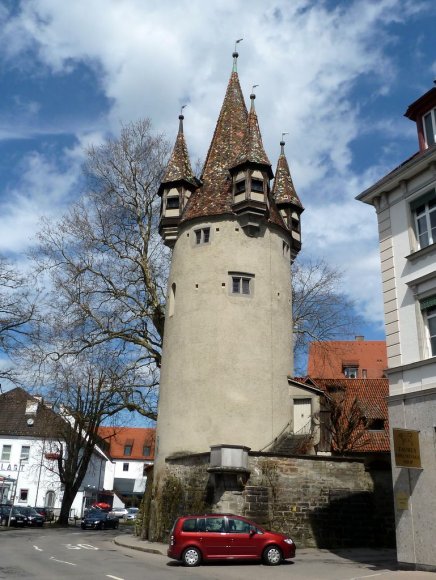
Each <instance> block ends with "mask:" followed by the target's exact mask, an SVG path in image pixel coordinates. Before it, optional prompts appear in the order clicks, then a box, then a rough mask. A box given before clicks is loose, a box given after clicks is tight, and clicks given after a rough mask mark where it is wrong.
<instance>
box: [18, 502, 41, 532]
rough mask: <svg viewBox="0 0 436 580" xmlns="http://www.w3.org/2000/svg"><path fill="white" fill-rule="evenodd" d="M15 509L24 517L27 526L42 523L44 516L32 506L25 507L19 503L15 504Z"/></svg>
mask: <svg viewBox="0 0 436 580" xmlns="http://www.w3.org/2000/svg"><path fill="white" fill-rule="evenodd" d="M15 507H16V508H17V510H18V511H19V512H20V513H22V514H23V516H25V517H26V525H28V526H39V527H42V526H43V525H44V516H42V515H41V514H39V513H38V512H37V511H36V510H35V508H33V507H29V506H28V507H25V506H21V505H17V506H15Z"/></svg>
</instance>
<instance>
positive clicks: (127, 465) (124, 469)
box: [123, 463, 129, 471]
mask: <svg viewBox="0 0 436 580" xmlns="http://www.w3.org/2000/svg"><path fill="white" fill-rule="evenodd" d="M123 471H129V464H128V463H123Z"/></svg>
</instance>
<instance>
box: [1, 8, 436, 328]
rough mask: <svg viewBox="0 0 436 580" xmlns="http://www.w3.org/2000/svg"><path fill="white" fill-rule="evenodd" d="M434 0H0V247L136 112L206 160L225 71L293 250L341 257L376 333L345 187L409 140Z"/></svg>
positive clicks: (59, 194)
mask: <svg viewBox="0 0 436 580" xmlns="http://www.w3.org/2000/svg"><path fill="white" fill-rule="evenodd" d="M435 16H436V8H435V3H434V2H433V1H432V0H374V1H372V0H354V1H353V0H337V1H333V0H324V1H323V0H268V1H267V0H208V1H207V2H206V1H204V0H74V1H70V2H64V1H59V0H23V1H19V0H0V30H1V32H0V62H1V66H0V82H1V91H0V147H1V152H0V253H3V254H7V255H9V256H10V257H12V258H14V259H17V260H19V261H21V262H23V260H24V259H23V256H24V254H25V252H26V251H27V250H28V249H29V248H30V247H31V246H32V243H33V236H34V235H35V232H36V231H37V230H38V227H39V226H38V222H39V220H40V217H41V216H42V215H45V216H51V217H56V216H57V215H60V213H61V212H62V211H63V210H64V209H65V207H66V206H67V204H68V203H70V202H71V200H73V199H75V198H77V196H78V195H80V192H81V189H80V187H81V186H80V171H81V169H80V167H81V162H82V160H83V148H84V147H85V146H87V145H88V144H90V143H99V142H101V141H102V140H103V139H104V137H105V135H108V134H109V133H112V134H117V133H118V131H119V128H120V124H121V123H126V122H129V121H134V120H137V119H139V118H143V117H150V118H151V119H152V121H153V124H154V127H155V128H156V129H157V130H159V131H162V132H164V133H165V134H166V136H167V137H168V138H169V139H170V141H171V142H173V141H174V139H175V135H176V131H177V126H178V120H177V117H178V114H179V111H180V107H181V105H183V104H187V105H188V107H187V108H186V109H185V111H184V113H185V135H186V138H187V141H188V147H189V150H190V153H191V159H192V160H193V161H194V162H195V160H197V159H201V160H203V159H204V158H205V155H206V152H207V148H208V145H209V142H210V139H211V137H212V133H213V129H214V126H215V122H216V120H217V116H218V112H219V109H220V106H221V103H222V100H223V97H224V93H225V89H226V86H227V82H228V78H229V75H230V72H231V65H232V58H231V54H232V52H233V47H234V42H235V40H236V39H239V38H243V41H242V42H241V43H240V44H239V45H238V50H239V54H240V56H239V61H238V71H239V77H240V81H241V86H242V89H243V91H244V94H245V96H246V99H247V100H248V96H249V94H250V92H251V87H252V85H254V84H257V85H259V87H258V88H257V89H256V93H257V99H256V108H257V112H258V116H259V121H260V126H261V131H262V134H263V139H264V144H265V148H266V150H267V153H268V155H269V157H270V159H271V161H272V163H273V168H275V164H276V161H277V157H278V154H279V141H280V138H281V133H282V132H287V133H288V135H287V136H286V138H285V139H286V154H287V157H288V161H289V163H290V166H291V172H292V175H293V179H294V184H295V186H296V189H297V191H298V193H299V195H300V198H301V200H302V202H303V204H304V206H305V208H306V211H305V212H304V214H303V243H304V251H303V253H304V256H306V257H309V256H313V257H318V256H323V257H325V259H326V260H327V261H329V262H330V263H332V264H334V265H335V266H339V267H340V268H341V269H342V270H343V272H344V276H345V287H344V290H345V291H346V292H347V293H349V295H350V296H351V297H352V298H354V299H355V300H356V301H357V304H358V307H359V311H360V312H361V314H362V315H363V316H364V318H365V319H366V321H367V324H366V325H365V327H364V328H362V329H360V332H361V333H362V334H365V335H366V337H367V338H372V339H381V338H383V337H384V335H383V324H382V307H381V284H380V274H379V261H378V260H379V258H378V249H377V237H376V236H377V233H376V230H377V228H376V217H375V211H374V210H373V209H372V208H371V207H368V206H366V205H363V204H361V203H359V202H357V201H355V200H354V197H355V196H356V195H357V194H358V193H360V192H361V191H363V190H364V189H365V188H366V187H367V186H369V185H370V184H372V183H373V182H374V181H375V180H376V179H378V178H379V177H381V176H383V175H384V174H385V173H387V172H388V171H389V170H391V169H393V168H394V167H395V166H396V165H398V164H399V163H400V162H402V161H404V160H405V159H406V158H408V157H409V156H410V155H411V154H413V153H414V152H415V151H416V149H417V139H416V136H415V127H414V125H413V124H412V123H411V121H409V120H407V119H405V118H404V117H403V114H404V111H405V110H406V108H407V105H408V104H410V103H411V102H412V101H414V100H415V99H416V98H417V97H419V96H420V95H421V94H422V93H424V92H425V91H427V90H429V89H430V88H431V87H432V85H433V79H434V78H436V51H435V48H436V40H435V38H436V35H435Z"/></svg>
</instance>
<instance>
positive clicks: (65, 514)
mask: <svg viewBox="0 0 436 580" xmlns="http://www.w3.org/2000/svg"><path fill="white" fill-rule="evenodd" d="M75 497H76V492H75V491H72V490H67V489H66V490H65V491H64V497H63V498H62V505H61V512H60V515H59V520H58V523H59V525H61V526H68V518H69V516H70V510H71V506H72V505H73V501H74V498H75Z"/></svg>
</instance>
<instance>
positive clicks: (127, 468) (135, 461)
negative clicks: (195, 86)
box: [98, 427, 155, 506]
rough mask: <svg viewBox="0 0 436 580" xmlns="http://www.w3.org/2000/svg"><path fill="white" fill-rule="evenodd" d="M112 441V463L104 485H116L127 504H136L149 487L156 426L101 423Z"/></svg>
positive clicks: (106, 437)
mask: <svg viewBox="0 0 436 580" xmlns="http://www.w3.org/2000/svg"><path fill="white" fill-rule="evenodd" d="M98 433H99V435H100V437H101V438H102V439H104V440H105V441H106V442H107V443H108V444H109V455H110V457H111V460H112V461H111V464H110V465H108V466H107V469H106V472H105V480H104V488H105V489H112V487H109V486H113V490H114V492H115V494H116V495H117V496H118V497H119V498H121V500H122V501H123V502H124V503H125V504H126V505H127V506H136V505H137V504H138V503H139V502H140V500H141V499H142V496H143V494H144V491H145V485H146V483H147V469H148V468H149V466H151V465H153V462H154V444H155V429H152V428H145V427H100V428H99V430H98Z"/></svg>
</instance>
